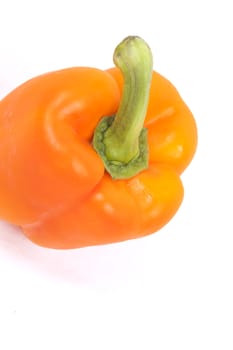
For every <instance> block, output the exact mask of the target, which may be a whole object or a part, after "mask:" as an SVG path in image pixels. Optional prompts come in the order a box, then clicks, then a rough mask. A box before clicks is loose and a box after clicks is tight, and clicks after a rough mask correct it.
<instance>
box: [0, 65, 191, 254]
mask: <svg viewBox="0 0 233 350" xmlns="http://www.w3.org/2000/svg"><path fill="white" fill-rule="evenodd" d="M122 88H123V79H122V76H121V73H120V71H119V70H118V69H117V68H112V69H110V70H107V71H101V70H98V69H95V68H85V67H77V68H70V69H65V70H61V71H57V72H52V73H48V74H45V75H42V76H39V77H36V78H34V79H32V80H30V81H28V82H26V83H24V84H23V85H21V86H19V87H18V88H17V89H15V90H14V91H12V92H11V93H10V94H9V95H8V96H6V97H5V98H4V99H3V100H2V101H1V102H0V139H1V143H0V157H1V162H0V217H1V218H2V219H4V220H6V221H9V222H11V223H13V224H16V225H19V226H21V227H22V230H23V232H24V234H25V235H26V236H27V237H28V238H29V239H30V240H32V241H33V242H35V243H36V244H39V245H41V246H45V247H51V248H59V249H68V248H77V247H83V246H89V245H98V244H107V243H113V242H118V241H123V240H128V239H133V238H137V237H141V236H144V235H147V234H150V233H153V232H155V231H157V230H158V229H160V228H161V227H162V226H164V225H165V224H166V223H167V222H168V221H169V220H170V219H171V218H172V217H173V216H174V214H175V213H176V211H177V210H178V208H179V206H180V204H181V202H182V199H183V186H182V183H181V180H180V174H181V173H182V172H183V170H184V169H185V168H186V167H187V166H188V164H189V163H190V161H191V160H192V157H193V155H194V153H195V150H196V145H197V129H196V124H195V121H194V118H193V116H192V113H191V112H190V110H189V109H188V107H187V106H186V104H185V103H184V102H183V100H182V99H181V97H180V95H179V93H178V92H177V90H176V89H175V88H174V87H173V85H172V84H171V83H170V82H169V81H168V80H166V79H165V78H164V77H162V76H161V75H159V74H158V73H156V72H154V73H153V78H152V84H151V92H150V100H149V106H148V111H147V116H146V120H145V127H146V128H148V135H149V155H150V165H149V168H148V169H147V170H145V171H143V172H141V173H140V174H138V175H136V176H134V177H133V178H131V179H128V180H112V179H111V178H110V176H109V175H108V174H107V173H106V172H105V169H104V166H103V163H102V160H101V159H100V158H99V156H98V155H97V153H96V152H95V151H94V150H93V148H92V137H93V132H94V130H95V127H96V125H97V123H98V122H99V120H100V119H101V118H102V117H103V116H111V115H113V114H114V113H116V111H117V109H118V107H119V103H120V98H121V95H122Z"/></svg>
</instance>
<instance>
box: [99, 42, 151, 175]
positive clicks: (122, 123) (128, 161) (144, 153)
mask: <svg viewBox="0 0 233 350" xmlns="http://www.w3.org/2000/svg"><path fill="white" fill-rule="evenodd" d="M113 60H114V63H115V65H116V66H117V67H118V68H119V69H120V70H121V72H122V74H123V77H124V88H123V96H122V100H121V103H120V106H119V109H118V112H117V113H116V115H115V117H112V118H109V117H107V118H103V119H102V120H101V121H100V123H99V125H98V126H97V128H96V130H95V135H94V140H93V144H94V148H95V149H96V151H97V152H98V153H99V155H100V156H101V158H102V159H103V162H104V164H105V167H106V170H107V171H108V172H109V173H110V175H111V176H112V177H113V178H116V179H117V178H129V177H131V176H134V175H135V174H137V173H138V172H139V171H141V170H143V169H145V168H147V167H148V142H147V132H146V130H145V129H144V128H143V124H144V120H145V116H146V111H147V107H148V100H149V92H150V83H151V77H152V69H153V62H152V54H151V50H150V48H149V47H148V45H147V44H146V42H145V41H144V40H142V39H141V38H139V37H137V36H129V37H127V38H126V39H124V40H123V41H122V42H121V43H120V44H119V45H118V46H117V47H116V49H115V52H114V56H113ZM142 162H143V164H142Z"/></svg>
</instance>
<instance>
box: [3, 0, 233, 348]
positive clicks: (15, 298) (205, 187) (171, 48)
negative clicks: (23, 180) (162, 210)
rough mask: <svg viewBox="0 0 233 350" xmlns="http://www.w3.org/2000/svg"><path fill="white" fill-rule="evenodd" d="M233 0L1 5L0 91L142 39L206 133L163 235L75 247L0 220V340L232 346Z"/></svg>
mask: <svg viewBox="0 0 233 350" xmlns="http://www.w3.org/2000/svg"><path fill="white" fill-rule="evenodd" d="M231 6H232V2H231V0H229V1H227V0H219V1H217V0H209V1H208V0H202V1H197V0H189V1H187V0H186V1H181V0H176V1H174V0H170V1H169V0H155V1H152V0H143V1H136V0H134V1H130V0H128V1H127V0H125V1H123V2H121V1H119V2H117V1H116V0H115V1H114V2H113V1H111V0H109V1H107V0H105V1H104V0H98V1H94V0H93V1H91V0H85V1H84V0H83V1H78V0H76V1H71V0H62V1H59V0H58V1H49V0H48V1H44V2H43V1H32V0H31V1H26V0H20V1H18V0H15V1H13V0H1V1H0V98H1V97H3V96H4V95H5V94H7V93H8V92H9V91H10V90H11V89H13V88H14V87H16V86H17V85H18V84H20V83H22V82H23V81H25V80H27V79H29V78H31V77H33V76H35V75H38V74H40V73H44V72H47V71H50V70H55V69H60V68H64V67H69V66H74V65H77V66H79V65H85V66H93V67H98V68H103V69H104V68H108V67H110V66H112V52H113V50H114V47H115V46H116V44H117V43H118V42H119V41H121V40H122V39H123V38H124V37H126V36H128V35H131V34H137V35H139V36H141V37H143V38H144V39H145V40H146V41H147V42H148V43H149V45H150V46H151V49H152V51H153V53H154V69H156V70H157V71H159V72H160V73H162V74H163V75H165V76H166V77H167V78H168V79H170V80H171V81H172V82H173V84H174V85H175V86H176V87H177V88H178V90H179V91H180V93H181V95H182V96H183V98H184V100H185V101H186V102H187V104H188V105H189V107H190V108H191V110H192V111H193V113H194V115H195V118H196V121H197V124H198V130H199V145H198V151H197V153H196V156H195V159H194V161H193V162H192V164H191V165H190V167H189V168H188V170H187V171H186V172H185V173H184V175H183V176H182V179H183V182H184V186H185V200H184V202H183V205H182V207H181V209H180V210H179V212H178V214H177V215H176V216H175V218H174V219H173V220H172V221H171V222H170V223H169V224H168V225H167V226H166V227H165V228H163V229H162V230H161V231H160V232H158V233H156V234H155V235H152V236H150V237H147V238H143V239H139V240H136V241H131V242H126V243H121V244H115V245H111V246H104V247H95V248H85V249H80V250H72V251H63V252H61V251H53V250H48V249H43V248H39V247H37V246H35V245H33V244H32V243H31V242H29V241H28V240H27V239H26V238H24V236H23V235H22V234H21V233H20V232H19V231H18V230H16V229H15V228H14V227H11V226H9V225H7V224H6V223H3V222H2V223H0V281H1V284H0V348H1V349H3V350H8V349H10V350H14V349H25V350H28V349H33V350H36V349H80V350H86V349H87V350H92V349H95V350H105V349H109V350H110V349H111V350H115V349H122V350H129V349H143V350H150V349H154V350H155V349H157V350H173V349H178V350H187V349H188V350H192V349H195V350H196V349H198V350H206V349H219V350H222V349H224V350H232V349H233V301H232V299H233V298H232V297H233V283H232V282H233V254H232V251H233V249H232V248H233V238H232V237H233V223H232V217H233V213H232V211H233V208H232V198H233V185H232V181H233V171H232V162H233V156H232V153H233V140H232V129H233V126H232V125H233V124H232V119H233V108H232V101H233V88H232V86H233V68H232V65H233V46H232V45H233V39H232V36H233V34H232V33H233V25H232V7H231Z"/></svg>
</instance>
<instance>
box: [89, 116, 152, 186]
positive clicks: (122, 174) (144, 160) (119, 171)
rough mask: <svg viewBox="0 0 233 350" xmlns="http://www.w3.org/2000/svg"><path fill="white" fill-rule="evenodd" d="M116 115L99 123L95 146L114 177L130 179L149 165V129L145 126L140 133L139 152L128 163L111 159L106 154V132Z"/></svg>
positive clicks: (94, 140) (95, 134)
mask: <svg viewBox="0 0 233 350" xmlns="http://www.w3.org/2000/svg"><path fill="white" fill-rule="evenodd" d="M114 118H115V116H111V117H104V118H102V119H101V121H100V122H99V124H98V125H97V127H96V129H95V133H94V137H93V147H94V149H95V150H96V152H97V153H98V154H99V156H100V157H101V159H102V161H103V163H104V166H105V169H106V170H107V172H108V173H109V174H110V175H111V177H112V178H113V179H128V178H131V177H133V176H135V175H136V174H138V173H139V172H141V171H143V170H145V169H147V168H148V166H149V149H148V141H147V129H146V128H143V129H142V130H141V133H140V135H139V139H138V145H139V153H138V155H137V156H136V157H134V158H132V159H131V160H130V161H128V162H127V163H125V162H119V161H117V160H109V159H108V158H107V156H106V152H105V151H106V146H105V143H104V139H105V133H106V131H107V130H108V129H109V128H110V126H111V125H112V123H113V121H114Z"/></svg>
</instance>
